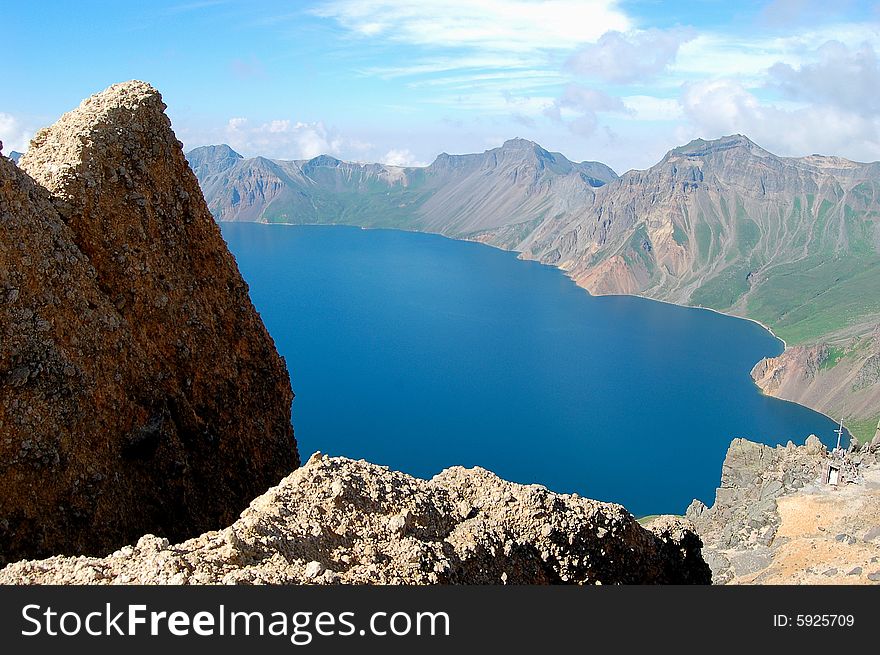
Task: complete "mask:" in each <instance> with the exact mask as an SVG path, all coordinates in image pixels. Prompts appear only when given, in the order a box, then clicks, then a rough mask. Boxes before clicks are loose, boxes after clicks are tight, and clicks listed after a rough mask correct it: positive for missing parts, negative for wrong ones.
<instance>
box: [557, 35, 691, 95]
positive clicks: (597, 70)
mask: <svg viewBox="0 0 880 655" xmlns="http://www.w3.org/2000/svg"><path fill="white" fill-rule="evenodd" d="M695 36H696V34H695V33H694V32H693V30H688V29H682V28H675V29H671V30H658V29H649V30H640V31H634V32H630V33H628V34H624V33H622V32H617V31H613V32H607V33H605V34H603V35H602V36H601V37H600V38H599V40H598V41H596V43H591V44H589V45H586V46H584V47H583V48H582V49H581V50H579V51H578V52H577V53H575V54H574V55H572V56H571V57H570V58H569V60H568V62H567V63H566V67H567V68H568V69H569V70H571V71H573V72H574V73H577V74H579V75H585V76H589V77H593V78H598V79H602V80H605V81H607V82H615V83H628V82H635V81H641V80H647V79H650V78H652V77H654V76H656V75H657V74H659V73H661V72H662V71H664V70H665V69H666V68H667V67H668V66H669V65H670V64H671V63H672V62H673V61H675V57H676V54H677V53H678V49H679V48H680V47H681V45H682V44H683V43H686V42H687V41H690V40H691V39H693V38H694V37H695Z"/></svg>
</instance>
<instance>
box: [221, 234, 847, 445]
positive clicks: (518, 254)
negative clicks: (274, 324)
mask: <svg viewBox="0 0 880 655" xmlns="http://www.w3.org/2000/svg"><path fill="white" fill-rule="evenodd" d="M215 220H216V219H215ZM217 223H218V224H219V223H256V224H259V225H285V226H288V227H351V228H355V229H359V230H388V231H393V232H409V233H412V234H431V235H434V236H438V237H442V238H444V239H449V240H450V241H458V242H466V243H474V244H477V245H481V246H487V247H489V248H494V249H495V250H500V251H501V252H507V253H513V254H516V257H517V259H520V260H521V261H527V262H534V263H536V264H540V265H541V266H546V267H547V268H552V269H553V270H556V271H559V272H560V273H562V274H563V275H564V276H565V277H566V278H568V279H569V280H570V281H571V283H572V284H574V286H575V287H577V288H578V289H580V290H581V291H583V292H584V293H586V294H587V295H588V296H592V297H593V298H615V297H617V298H640V299H642V300H649V301H651V302H659V303H663V304H665V305H671V306H673V307H681V308H683V309H696V310H702V311H707V312H712V313H714V314H718V315H719V316H726V317H728V318H735V319H738V320H741V321H750V322H751V323H754V324H755V325H758V326H760V327H761V328H763V329H764V330H766V331H767V332H768V333H769V334H770V336H772V337H773V338H774V339H776V340H777V341H779V342H780V343H782V352H781V353H780V354H779V355H775V357H781V356H782V355H784V354H785V352H786V351H787V350H788V348H789V346H788V343H787V342H786V341H785V339H783V338H782V337H780V336H778V335H777V334H776V333H775V332H774V331H773V328H771V327H770V326H768V325H765V324H764V323H762V322H761V321H759V320H757V319H755V318H749V317H748V316H739V315H737V314H730V313H727V312H723V311H721V310H718V309H713V308H712V307H703V306H700V305H685V304H682V303H677V302H672V301H671V300H661V299H659V298H652V297H650V296H646V295H644V294H639V293H601V294H594V293H590V291H589V290H588V289H586V288H585V287H582V286H581V285H579V284H578V283H577V282H575V280H574V278H573V277H571V275H569V274H568V271H566V270H564V269H562V268H560V267H559V266H554V265H553V264H547V263H545V262H542V261H540V260H538V259H532V258H529V257H523V253H522V251H519V250H512V249H510V248H502V247H501V246H497V245H495V244H492V243H486V242H485V241H479V240H477V239H468V238H459V237H451V236H449V235H446V234H442V233H440V232H433V231H431V230H413V229H406V228H398V227H367V226H364V225H352V224H351V223H276V222H269V221H226V220H217ZM765 359H766V358H765ZM758 363H759V362H755V364H754V365H753V366H752V368H753V369H754V367H755V366H757V365H758ZM749 379H751V381H752V385H754V387H755V388H756V389H757V390H758V391H759V392H760V393H761V395H763V396H766V397H767V398H773V399H774V400H779V401H782V402H786V403H792V404H794V405H798V406H800V407H804V408H806V409H809V410H810V411H813V412H816V413H817V414H819V415H821V416H824V417H825V418H827V419H828V420H830V421H832V422H834V423H839V422H841V421H840V419H836V418H834V417H833V416H830V415H829V414H826V413H825V412H823V411H822V410H820V409H816V408H815V407H810V406H809V405H805V404H803V403H799V402H797V401H796V400H788V399H787V398H780V397H779V396H773V395H771V394H768V393H766V392H765V391H764V390H763V389H761V387H759V386H758V385H757V384H756V383H755V380H754V378H752V376H751V374H749ZM845 421H846V419H844V420H843V427H844V428H845V429H846V432H847V435H848V436H849V439H850V440H853V439H855V440H856V441H857V442H858V439H856V438H855V437H853V435H852V432H851V431H850V429H849V427H847V425H846V422H845ZM808 436H810V435H806V436H805V437H804V439H806V438H807V437H808Z"/></svg>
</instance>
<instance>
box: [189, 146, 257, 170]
mask: <svg viewBox="0 0 880 655" xmlns="http://www.w3.org/2000/svg"><path fill="white" fill-rule="evenodd" d="M186 159H187V161H188V162H189V165H190V168H192V169H193V171H194V172H195V174H196V175H197V176H201V175H208V174H212V173H219V172H221V171H224V170H226V169H228V168H232V167H233V166H235V164H236V162H238V161H239V160H241V159H244V157H242V156H241V155H240V154H238V153H237V152H235V150H233V149H232V148H230V147H229V146H228V145H226V144H225V143H221V144H220V145H215V146H199V147H198V148H193V149H192V150H190V151H189V152H188V153H186Z"/></svg>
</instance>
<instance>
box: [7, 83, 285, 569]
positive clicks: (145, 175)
mask: <svg viewBox="0 0 880 655" xmlns="http://www.w3.org/2000/svg"><path fill="white" fill-rule="evenodd" d="M164 109H165V105H164V104H163V103H162V99H161V96H160V95H159V93H158V92H157V91H156V90H155V89H153V88H152V87H150V86H149V85H147V84H145V83H143V82H128V83H124V84H118V85H115V86H112V87H110V88H109V89H107V90H106V91H104V92H102V93H100V94H97V95H95V96H93V97H91V98H89V99H87V100H85V101H83V103H82V104H81V105H80V106H79V108H77V109H75V110H74V111H72V112H70V113H68V114H65V115H64V116H63V117H62V118H61V119H60V120H59V121H58V122H57V123H56V124H55V125H53V126H52V127H50V128H46V129H43V130H41V131H40V132H38V133H37V135H36V136H35V137H34V139H33V141H32V142H31V145H30V148H29V150H28V152H27V153H26V154H25V155H24V156H23V157H22V158H21V161H20V162H19V164H20V167H16V166H15V165H13V164H12V162H11V161H9V160H8V159H6V158H3V157H0V563H2V562H4V561H14V560H16V559H19V558H21V557H34V556H46V555H50V554H57V553H69V554H73V553H90V554H101V553H106V552H110V551H112V550H113V549H114V548H118V547H119V546H121V545H123V544H125V543H129V542H131V541H133V540H135V539H137V538H138V537H139V536H140V535H142V534H144V533H146V532H154V533H157V534H161V535H164V536H167V537H169V538H171V539H183V538H186V537H190V536H192V535H195V534H199V533H201V532H204V531H205V530H208V529H213V528H217V527H220V526H222V525H226V524H228V523H229V522H231V521H232V520H234V519H235V517H236V516H237V515H238V514H239V512H241V510H242V509H243V508H244V507H246V506H247V503H248V502H249V501H250V500H251V499H252V498H254V497H255V496H256V495H257V494H259V493H262V492H264V491H265V490H266V489H267V488H268V487H269V486H271V485H273V484H276V483H277V482H278V480H280V479H281V478H282V477H283V476H284V475H286V474H287V473H288V472H289V471H290V470H291V468H292V467H294V466H296V465H297V464H298V459H297V455H296V446H295V442H294V440H293V432H292V428H291V426H290V402H291V399H292V393H291V390H290V382H289V378H288V375H287V371H286V368H285V365H284V362H283V360H282V359H281V358H280V357H279V356H278V354H277V352H276V350H275V348H274V344H273V342H272V340H271V338H270V337H269V335H268V333H267V332H266V330H265V328H264V326H263V324H262V322H261V320H260V318H259V316H258V314H257V313H256V311H255V309H254V307H253V305H252V304H251V301H250V299H249V296H248V289H247V286H246V284H245V283H244V281H243V280H242V278H241V276H240V275H239V272H238V269H237V267H236V264H235V260H234V259H233V257H232V255H231V254H230V253H229V251H228V250H227V248H226V245H225V243H224V241H223V239H222V237H221V235H220V232H219V230H218V228H217V226H216V224H215V222H214V221H213V219H212V217H211V215H210V213H209V212H208V209H207V207H206V206H205V203H204V200H203V198H202V196H201V193H200V191H199V187H198V184H197V181H196V178H195V176H194V175H193V174H192V172H191V171H190V169H189V167H188V165H187V163H186V160H185V158H184V155H183V151H182V149H181V144H180V143H179V142H178V141H177V139H176V138H175V136H174V133H173V131H172V130H171V125H170V122H169V120H168V118H167V116H166V115H165V114H164Z"/></svg>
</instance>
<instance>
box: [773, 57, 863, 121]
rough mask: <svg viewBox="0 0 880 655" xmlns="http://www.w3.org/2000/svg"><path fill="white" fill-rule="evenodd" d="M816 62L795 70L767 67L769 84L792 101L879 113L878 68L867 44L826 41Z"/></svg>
mask: <svg viewBox="0 0 880 655" xmlns="http://www.w3.org/2000/svg"><path fill="white" fill-rule="evenodd" d="M817 55H818V61H815V62H810V63H805V64H802V65H800V66H799V67H797V68H795V67H794V66H791V65H790V64H786V63H782V62H779V63H777V64H774V65H773V66H772V67H771V68H770V77H771V80H772V82H771V83H772V84H775V85H776V86H777V87H778V88H779V89H780V90H781V91H782V92H783V93H784V94H786V95H787V96H788V97H790V98H793V99H795V100H806V101H810V102H817V103H821V104H828V105H833V106H836V107H840V108H842V109H846V110H849V111H852V112H855V113H857V114H861V115H864V116H875V115H877V114H880V95H878V93H877V91H878V89H880V65H878V61H877V54H876V53H875V52H874V48H873V47H872V46H871V45H870V44H869V43H865V44H862V45H861V47H859V48H857V49H852V50H850V48H848V47H847V46H845V45H844V44H843V43H840V42H839V41H829V42H827V43H825V44H824V45H823V46H821V47H820V48H819V49H818V50H817Z"/></svg>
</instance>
